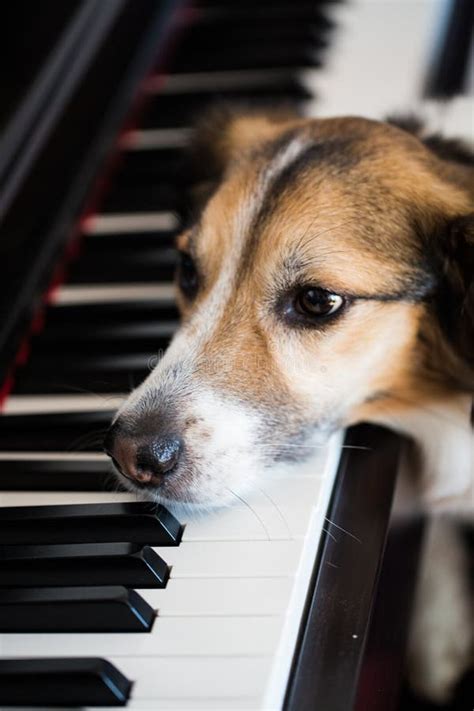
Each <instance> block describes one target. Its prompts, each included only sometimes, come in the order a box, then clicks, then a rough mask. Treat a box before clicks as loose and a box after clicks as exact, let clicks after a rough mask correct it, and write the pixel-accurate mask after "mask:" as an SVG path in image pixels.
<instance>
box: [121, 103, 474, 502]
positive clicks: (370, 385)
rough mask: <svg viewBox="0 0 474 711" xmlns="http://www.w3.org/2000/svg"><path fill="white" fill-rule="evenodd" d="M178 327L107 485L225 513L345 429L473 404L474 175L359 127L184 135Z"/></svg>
mask: <svg viewBox="0 0 474 711" xmlns="http://www.w3.org/2000/svg"><path fill="white" fill-rule="evenodd" d="M193 155H194V158H195V165H197V166H198V167H199V169H200V171H201V176H200V177H201V180H200V183H199V185H198V186H197V189H196V194H197V195H198V196H199V198H200V201H201V207H200V209H199V211H198V214H197V217H196V219H195V220H193V224H192V225H191V226H190V227H189V229H187V230H185V231H184V232H183V233H182V234H181V235H180V236H179V238H178V248H179V250H180V265H179V268H178V274H177V280H176V281H177V292H178V304H179V307H180V310H181V313H182V325H181V327H180V329H179V331H178V332H177V333H176V335H175V337H174V338H173V340H172V342H171V345H170V347H169V349H168V350H167V352H166V353H165V355H164V357H163V358H162V359H161V361H160V362H159V363H158V365H157V366H156V368H155V369H154V370H153V371H152V372H151V373H150V375H149V376H148V378H147V379H146V380H145V381H144V382H143V383H142V385H141V386H140V387H138V389H137V390H136V391H135V392H133V393H132V395H131V396H130V397H129V399H128V400H127V401H126V402H125V404H124V405H123V407H122V408H121V410H120V411H119V413H118V415H117V418H116V420H115V423H114V425H113V427H112V430H111V433H110V435H109V438H108V444H107V448H108V450H109V451H110V452H111V453H112V455H113V457H114V459H115V461H116V463H117V466H118V468H119V471H121V472H122V473H123V474H124V475H125V476H126V478H127V482H128V483H130V480H132V481H133V484H131V486H135V487H137V488H139V489H140V490H142V491H145V492H147V494H148V495H150V496H152V497H155V498H157V499H160V500H163V501H166V502H170V501H180V502H189V503H193V504H195V505H202V506H212V505H217V504H225V503H227V502H229V501H231V500H232V498H234V497H235V495H240V493H242V492H244V491H245V490H246V489H248V488H249V487H251V486H252V485H253V484H254V482H255V480H257V479H258V477H260V476H262V475H263V474H264V473H265V470H266V469H267V468H268V467H270V466H271V467H274V466H275V465H276V463H278V462H279V461H288V460H290V461H293V460H300V459H302V458H304V457H308V456H310V455H311V454H313V453H314V451H315V449H317V448H318V447H321V446H322V445H324V443H325V442H326V441H327V439H328V437H329V435H330V434H331V433H332V432H333V431H334V430H335V429H337V428H340V427H341V426H343V425H346V424H349V423H353V422H356V421H359V420H361V419H366V420H374V421H377V420H379V421H380V420H383V419H384V418H385V419H386V416H387V413H393V412H400V411H403V410H404V409H410V408H412V407H413V406H414V405H416V406H418V405H419V404H420V403H423V402H425V401H429V400H433V399H434V400H436V399H440V398H443V397H446V396H447V395H448V393H452V392H453V391H456V390H458V391H470V390H472V387H473V352H472V347H473V343H474V331H473V295H472V287H471V286H470V279H471V276H472V266H473V259H474V257H473V249H474V248H473V239H474V238H473V235H474V219H473V217H472V215H470V213H471V212H472V210H473V209H474V186H473V168H472V165H468V164H467V163H468V162H469V161H468V158H467V157H466V161H465V164H464V163H463V162H462V161H459V160H452V159H451V158H450V156H447V157H446V156H442V155H440V151H436V150H434V149H432V148H429V147H427V146H426V145H424V143H423V142H422V141H421V140H420V139H419V138H418V137H417V136H416V135H413V133H410V132H408V131H407V130H403V129H402V128H399V127H397V126H394V125H389V124H386V123H378V122H374V121H368V120H364V119H360V118H336V119H326V120H307V119H300V118H298V117H294V116H287V115H283V114H278V115H274V116H273V115H264V114H262V115H261V114H249V115H239V114H233V113H232V112H224V113H223V114H221V115H218V116H215V117H214V118H213V119H212V120H210V121H208V122H207V123H205V124H204V125H203V127H201V130H200V131H198V132H197V137H196V143H195V146H194V151H193Z"/></svg>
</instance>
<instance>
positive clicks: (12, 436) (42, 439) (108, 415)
mask: <svg viewBox="0 0 474 711" xmlns="http://www.w3.org/2000/svg"><path fill="white" fill-rule="evenodd" d="M113 416H114V411H113V410H104V411H94V412H66V413H64V412H61V413H48V414H35V415H1V416H0V451H3V452H8V451H18V452H49V451H51V452H54V451H59V452H88V451H91V452H97V451H99V452H101V451H103V440H104V436H105V433H106V431H107V429H108V427H109V425H110V423H111V422H112V418H113Z"/></svg>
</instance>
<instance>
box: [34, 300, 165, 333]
mask: <svg viewBox="0 0 474 711" xmlns="http://www.w3.org/2000/svg"><path fill="white" fill-rule="evenodd" d="M177 318H178V311H177V308H176V304H175V303H174V302H173V301H164V300H154V299H153V300H152V299H150V300H144V301H138V300H137V301H121V302H111V303H86V304H57V305H54V306H50V307H49V308H48V309H47V310H46V312H45V323H46V324H47V326H48V328H49V329H50V328H52V327H54V328H58V333H61V329H64V332H67V329H70V330H73V329H76V328H78V327H80V326H81V325H84V327H85V328H89V327H90V326H93V325H107V326H111V325H113V324H124V323H138V322H140V321H146V322H149V321H160V322H162V321H176V320H177Z"/></svg>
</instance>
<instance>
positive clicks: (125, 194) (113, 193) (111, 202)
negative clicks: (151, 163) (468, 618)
mask: <svg viewBox="0 0 474 711" xmlns="http://www.w3.org/2000/svg"><path fill="white" fill-rule="evenodd" d="M174 172H176V171H174ZM184 205H185V195H184V193H183V191H182V190H178V189H176V188H174V187H171V186H168V185H166V186H163V185H157V184H154V183H147V182H144V183H142V184H137V185H120V182H119V183H118V184H114V185H113V186H112V188H111V190H110V192H109V193H107V195H106V196H105V198H104V200H103V201H102V203H101V205H100V210H101V212H102V213H105V214H109V213H114V212H127V213H133V212H160V211H178V210H182V208H183V206H184Z"/></svg>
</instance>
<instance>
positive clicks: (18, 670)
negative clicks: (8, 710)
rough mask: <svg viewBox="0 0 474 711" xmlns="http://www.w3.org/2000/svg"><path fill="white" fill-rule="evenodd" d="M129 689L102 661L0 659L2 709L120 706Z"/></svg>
mask: <svg viewBox="0 0 474 711" xmlns="http://www.w3.org/2000/svg"><path fill="white" fill-rule="evenodd" d="M131 688H132V682H130V681H129V680H128V679H127V678H126V677H125V676H124V675H123V674H122V673H121V672H120V671H119V670H118V669H117V667H115V666H114V665H113V664H111V663H110V662H108V661H106V660H105V659H100V658H94V657H90V658H84V657H83V658H80V657H71V658H70V659H56V658H50V659H4V660H0V704H2V705H3V706H68V707H70V706H123V705H125V704H126V702H127V700H128V697H129V695H130V690H131Z"/></svg>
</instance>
